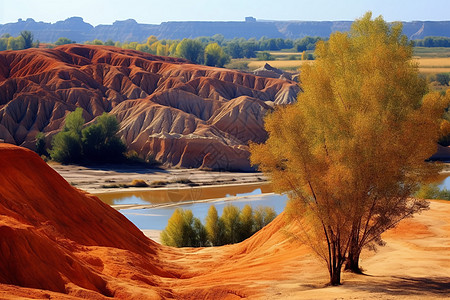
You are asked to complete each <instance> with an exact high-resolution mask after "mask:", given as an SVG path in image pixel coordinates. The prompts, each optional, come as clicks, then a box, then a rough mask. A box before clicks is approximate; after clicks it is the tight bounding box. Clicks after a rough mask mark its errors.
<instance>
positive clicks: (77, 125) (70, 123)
mask: <svg viewBox="0 0 450 300" xmlns="http://www.w3.org/2000/svg"><path fill="white" fill-rule="evenodd" d="M85 122H86V120H85V119H84V118H83V109H82V108H81V107H77V108H76V109H75V110H74V111H73V112H71V113H69V114H68V115H67V117H66V119H65V121H64V131H72V132H74V133H75V134H77V135H81V130H82V129H83V125H84V123H85Z"/></svg>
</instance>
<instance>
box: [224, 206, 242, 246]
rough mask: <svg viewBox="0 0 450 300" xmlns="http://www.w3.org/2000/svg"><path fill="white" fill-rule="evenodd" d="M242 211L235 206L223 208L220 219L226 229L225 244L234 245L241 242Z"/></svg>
mask: <svg viewBox="0 0 450 300" xmlns="http://www.w3.org/2000/svg"><path fill="white" fill-rule="evenodd" d="M239 215H240V211H239V208H238V207H236V206H234V205H227V206H225V207H224V208H223V212H222V216H221V217H220V218H221V219H222V221H223V224H224V229H225V239H224V240H225V244H234V243H237V242H240V240H239V233H240V227H241V224H240V220H239Z"/></svg>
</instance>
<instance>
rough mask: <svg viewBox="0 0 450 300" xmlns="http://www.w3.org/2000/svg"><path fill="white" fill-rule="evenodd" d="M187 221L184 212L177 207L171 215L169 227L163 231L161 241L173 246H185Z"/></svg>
mask: <svg viewBox="0 0 450 300" xmlns="http://www.w3.org/2000/svg"><path fill="white" fill-rule="evenodd" d="M185 236H186V222H185V218H184V212H183V210H182V209H179V208H177V209H176V210H175V211H174V213H173V214H172V216H171V217H170V219H169V221H168V223H167V227H166V228H164V230H163V231H161V242H162V243H163V244H164V245H167V246H172V247H184V246H185V244H186V238H185Z"/></svg>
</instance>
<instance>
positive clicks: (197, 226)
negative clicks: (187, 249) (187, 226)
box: [192, 218, 208, 247]
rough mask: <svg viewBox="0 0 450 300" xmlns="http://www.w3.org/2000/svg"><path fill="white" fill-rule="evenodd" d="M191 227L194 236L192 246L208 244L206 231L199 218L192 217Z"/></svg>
mask: <svg viewBox="0 0 450 300" xmlns="http://www.w3.org/2000/svg"><path fill="white" fill-rule="evenodd" d="M192 227H193V231H194V236H195V238H194V241H193V244H192V247H205V246H208V233H207V231H206V229H205V226H203V224H202V222H201V221H200V219H199V218H194V221H193V223H192Z"/></svg>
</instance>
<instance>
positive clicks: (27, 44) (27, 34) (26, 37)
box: [20, 30, 34, 49]
mask: <svg viewBox="0 0 450 300" xmlns="http://www.w3.org/2000/svg"><path fill="white" fill-rule="evenodd" d="M20 36H21V37H22V39H23V42H24V46H23V47H24V49H28V48H31V47H33V39H34V37H33V34H32V33H31V31H28V30H24V31H22V32H21V33H20Z"/></svg>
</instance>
